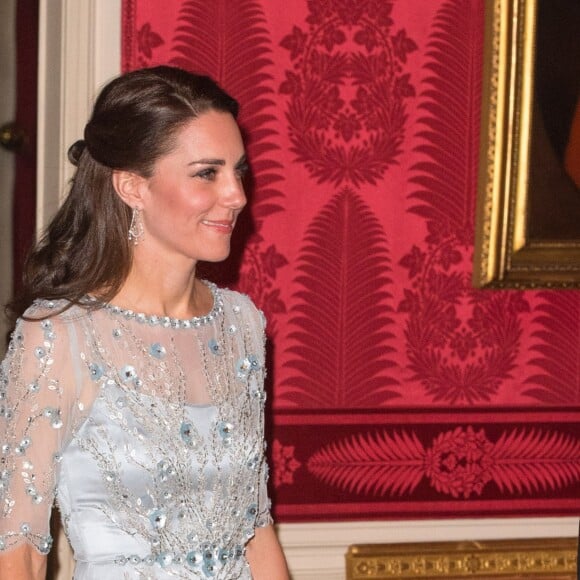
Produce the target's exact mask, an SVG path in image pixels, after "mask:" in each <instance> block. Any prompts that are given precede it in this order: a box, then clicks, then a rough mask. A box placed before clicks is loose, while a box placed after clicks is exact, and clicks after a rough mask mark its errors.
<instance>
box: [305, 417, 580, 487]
mask: <svg viewBox="0 0 580 580" xmlns="http://www.w3.org/2000/svg"><path fill="white" fill-rule="evenodd" d="M307 468H308V470H309V471H310V473H311V474H312V475H313V476H314V477H316V478H317V479H319V480H321V481H322V482H324V483H325V484H326V485H328V486H329V487H336V488H339V489H341V490H342V491H345V492H348V493H353V494H357V495H366V496H379V497H380V496H384V495H386V494H389V495H390V496H403V495H412V494H413V493H414V492H415V491H416V490H417V488H418V486H419V485H420V484H421V483H422V481H423V480H427V481H428V483H429V484H430V486H431V487H432V488H434V489H435V490H436V491H437V492H439V493H440V494H442V495H447V496H452V497H453V498H463V499H468V498H470V497H473V496H482V495H483V494H484V491H485V490H486V488H489V487H490V486H492V485H495V487H496V488H497V489H499V491H500V492H501V493H502V494H503V495H508V494H509V495H511V496H522V495H528V496H530V495H536V494H538V493H541V492H545V493H546V492H547V493H553V492H555V491H558V490H562V489H564V488H566V487H569V486H572V485H578V484H579V483H580V440H579V439H578V438H577V437H574V436H572V435H570V434H567V433H561V432H558V431H554V430H542V429H526V428H521V429H513V430H511V431H509V432H503V433H502V434H501V436H500V437H499V438H498V440H497V441H496V442H495V443H493V442H492V441H491V440H490V439H489V438H488V437H487V436H486V434H485V431H484V430H483V429H480V430H478V431H476V430H475V429H474V428H473V427H472V426H468V427H467V428H463V427H456V428H455V429H453V430H448V431H443V432H441V433H439V434H438V435H437V436H436V437H434V439H433V440H432V442H431V445H430V446H429V447H425V446H424V445H423V444H422V443H421V441H420V440H419V438H418V436H417V435H416V433H415V432H407V431H405V430H402V431H394V432H392V433H391V432H390V431H388V430H386V429H384V430H383V431H381V432H370V433H359V434H356V435H352V436H350V437H348V438H346V439H343V440H341V441H338V442H334V443H331V444H329V445H327V446H326V447H323V448H322V449H320V450H318V451H316V452H315V453H314V454H313V455H312V456H311V457H310V458H309V459H308V462H307Z"/></svg>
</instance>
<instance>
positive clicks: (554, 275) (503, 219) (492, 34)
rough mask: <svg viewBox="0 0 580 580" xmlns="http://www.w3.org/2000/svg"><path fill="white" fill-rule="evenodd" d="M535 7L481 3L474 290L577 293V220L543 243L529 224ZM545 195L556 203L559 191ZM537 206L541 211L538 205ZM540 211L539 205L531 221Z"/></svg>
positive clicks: (518, 0) (498, 0) (520, 1)
mask: <svg viewBox="0 0 580 580" xmlns="http://www.w3.org/2000/svg"><path fill="white" fill-rule="evenodd" d="M540 1H542V0H485V19H486V21H485V41H484V67H483V83H482V87H483V89H482V122H481V142H480V166H479V181H478V199H477V218H476V238H475V249H474V268H473V283H474V285H475V286H476V287H479V288H483V287H489V288H539V287H544V288H578V287H580V219H578V220H577V221H576V219H574V220H571V219H569V218H570V216H566V217H567V218H568V221H571V222H572V231H567V232H565V233H566V235H563V236H561V237H560V234H559V233H556V234H554V232H552V233H550V234H549V235H548V236H547V237H542V236H540V237H535V238H534V237H533V236H532V234H531V231H533V229H534V227H535V226H536V224H535V223H534V222H531V221H530V215H531V214H530V207H532V205H533V204H531V203H530V202H531V200H533V195H537V194H535V191H536V190H535V189H534V188H535V184H534V182H533V180H532V179H531V178H530V166H531V165H532V163H531V153H532V144H533V143H532V141H533V139H534V135H535V132H536V127H535V124H534V123H536V122H538V120H539V119H538V116H537V111H536V110H533V107H534V104H535V103H534V100H535V98H534V84H535V82H536V78H535V72H536V71H535V70H534V66H535V63H536V61H535V55H536V50H538V49H539V50H543V48H541V47H538V46H537V44H536V33H537V26H536V25H537V24H538V22H537V17H538V4H539V2H540ZM544 1H548V2H549V0H544ZM564 58H565V57H564ZM532 168H533V165H532ZM549 183H550V184H551V183H552V182H551V181H550V182H549ZM547 194H548V196H549V197H548V198H549V199H552V198H553V199H557V194H558V191H557V189H556V188H554V190H553V191H551V190H550V191H548V192H547ZM544 197H546V196H545V195H544ZM572 202H573V203H576V202H575V199H572ZM535 203H536V207H537V208H538V206H539V204H540V203H541V202H535ZM551 203H553V202H551ZM579 203H580V194H579ZM558 207H559V205H558V203H557V202H556V203H553V208H556V209H557V208H558ZM564 207H565V206H564ZM579 207H580V206H579ZM547 209H548V210H550V208H547ZM574 211H575V210H574ZM543 213H544V212H542V208H541V207H539V211H536V212H535V215H543ZM545 213H546V215H548V214H549V211H546V212H545ZM567 213H568V214H569V213H570V212H567ZM540 231H541V228H540ZM558 231H559V230H558Z"/></svg>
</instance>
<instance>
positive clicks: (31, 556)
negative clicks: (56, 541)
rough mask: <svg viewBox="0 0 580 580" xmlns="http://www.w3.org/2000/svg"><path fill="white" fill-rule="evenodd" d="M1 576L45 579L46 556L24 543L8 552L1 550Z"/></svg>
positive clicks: (26, 579)
mask: <svg viewBox="0 0 580 580" xmlns="http://www.w3.org/2000/svg"><path fill="white" fill-rule="evenodd" d="M0 578H2V579H4V578H6V580H8V579H10V580H44V579H45V578H46V556H43V555H42V554H39V553H38V552H37V551H36V550H35V549H34V548H33V547H32V546H31V545H30V544H22V545H20V546H18V547H16V548H13V549H11V550H8V551H7V552H0Z"/></svg>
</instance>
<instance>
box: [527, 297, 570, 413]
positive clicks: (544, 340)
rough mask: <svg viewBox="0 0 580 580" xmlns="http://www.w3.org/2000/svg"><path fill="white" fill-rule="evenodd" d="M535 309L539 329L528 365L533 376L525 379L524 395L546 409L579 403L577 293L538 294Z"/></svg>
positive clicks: (535, 320) (535, 333)
mask: <svg viewBox="0 0 580 580" xmlns="http://www.w3.org/2000/svg"><path fill="white" fill-rule="evenodd" d="M539 297H540V298H542V299H543V302H542V303H541V304H540V305H539V306H537V308H536V316H535V317H534V323H535V324H537V325H538V326H539V329H538V330H536V331H535V332H534V333H533V336H534V338H536V339H537V342H536V344H535V345H534V346H533V347H532V351H533V352H534V356H533V357H532V358H531V359H530V360H529V361H528V364H529V365H530V366H533V367H536V368H537V372H536V373H534V374H533V375H531V376H529V377H528V378H527V379H526V381H525V384H526V385H529V386H528V388H526V390H525V391H524V394H525V395H528V396H529V397H532V398H533V399H535V400H537V401H540V402H542V403H546V404H548V405H578V404H579V403H580V293H578V292H540V293H539Z"/></svg>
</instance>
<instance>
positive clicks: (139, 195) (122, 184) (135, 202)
mask: <svg viewBox="0 0 580 580" xmlns="http://www.w3.org/2000/svg"><path fill="white" fill-rule="evenodd" d="M112 180H113V187H114V188H115V191H116V192H117V195H118V196H119V197H120V198H121V199H122V200H123V201H124V202H125V203H126V204H127V205H128V206H129V207H137V208H142V207H143V193H144V191H145V188H146V187H147V182H146V179H145V178H144V177H142V176H141V175H138V174H137V173H133V172H132V171H123V170H116V169H115V170H114V171H113V175H112Z"/></svg>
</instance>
